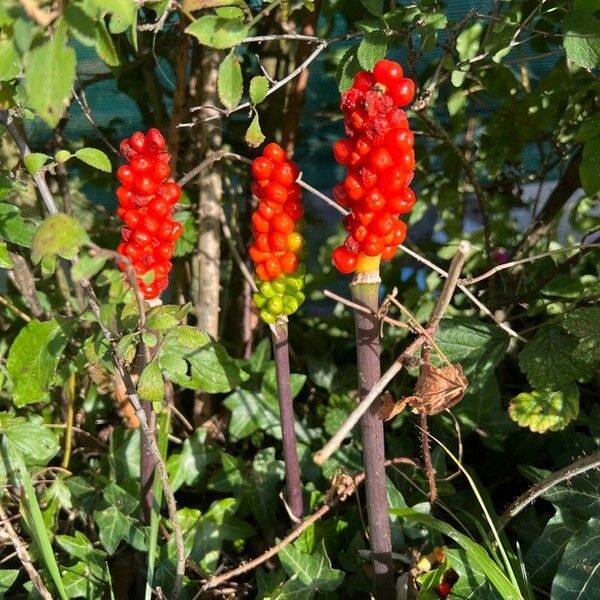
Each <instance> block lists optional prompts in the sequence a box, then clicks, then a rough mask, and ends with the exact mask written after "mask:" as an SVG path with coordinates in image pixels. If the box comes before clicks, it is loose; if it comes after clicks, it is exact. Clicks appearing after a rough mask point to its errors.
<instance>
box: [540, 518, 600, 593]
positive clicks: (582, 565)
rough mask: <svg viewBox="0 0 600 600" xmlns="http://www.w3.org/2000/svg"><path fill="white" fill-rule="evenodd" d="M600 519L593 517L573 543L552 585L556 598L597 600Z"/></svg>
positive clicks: (576, 535) (567, 547) (564, 555)
mask: <svg viewBox="0 0 600 600" xmlns="http://www.w3.org/2000/svg"><path fill="white" fill-rule="evenodd" d="M599 543H600V519H597V518H592V519H590V520H589V521H588V522H587V524H586V525H585V526H584V527H582V528H581V529H580V530H579V531H578V532H577V533H576V534H575V535H574V536H573V537H572V538H571V540H570V541H569V543H568V544H567V546H566V548H565V552H564V554H563V557H562V561H561V563H560V565H559V567H558V571H557V573H556V576H555V577H554V581H553V583H552V592H551V597H552V598H561V599H564V600H569V599H573V600H575V599H577V600H595V599H596V598H597V597H598V589H600V555H599V553H598V544H599Z"/></svg>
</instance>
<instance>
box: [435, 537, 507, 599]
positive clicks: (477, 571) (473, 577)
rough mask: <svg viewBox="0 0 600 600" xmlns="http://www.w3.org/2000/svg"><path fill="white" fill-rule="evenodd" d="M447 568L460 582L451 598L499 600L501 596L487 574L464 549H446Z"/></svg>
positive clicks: (456, 584)
mask: <svg viewBox="0 0 600 600" xmlns="http://www.w3.org/2000/svg"><path fill="white" fill-rule="evenodd" d="M444 554H445V555H446V561H447V562H446V568H452V569H454V570H455V571H456V574H457V575H458V581H457V582H456V583H455V584H454V585H453V586H452V594H451V597H452V596H454V597H455V598H460V599H461V600H498V599H499V598H501V596H500V594H499V593H498V592H497V591H496V590H495V589H494V588H493V587H492V585H491V583H490V581H489V579H488V578H487V577H486V575H485V572H484V571H483V570H482V569H481V568H480V567H479V566H478V564H477V563H476V562H475V561H473V560H471V558H470V555H469V554H468V553H467V552H466V551H465V550H463V549H462V548H446V549H445V551H444Z"/></svg>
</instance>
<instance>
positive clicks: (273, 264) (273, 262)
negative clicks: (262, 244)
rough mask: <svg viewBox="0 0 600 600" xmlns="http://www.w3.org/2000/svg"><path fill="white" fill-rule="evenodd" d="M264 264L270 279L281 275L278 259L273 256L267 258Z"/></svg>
mask: <svg viewBox="0 0 600 600" xmlns="http://www.w3.org/2000/svg"><path fill="white" fill-rule="evenodd" d="M264 264H265V270H266V271H267V274H268V276H269V278H270V279H275V278H276V277H279V275H281V266H280V265H279V261H278V260H277V259H276V258H275V257H274V256H271V257H269V258H267V260H266V261H265V263H264Z"/></svg>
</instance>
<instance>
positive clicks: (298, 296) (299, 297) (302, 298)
mask: <svg viewBox="0 0 600 600" xmlns="http://www.w3.org/2000/svg"><path fill="white" fill-rule="evenodd" d="M305 300H306V296H305V295H304V292H298V293H297V294H296V301H297V302H298V305H300V304H303V303H304V301H305Z"/></svg>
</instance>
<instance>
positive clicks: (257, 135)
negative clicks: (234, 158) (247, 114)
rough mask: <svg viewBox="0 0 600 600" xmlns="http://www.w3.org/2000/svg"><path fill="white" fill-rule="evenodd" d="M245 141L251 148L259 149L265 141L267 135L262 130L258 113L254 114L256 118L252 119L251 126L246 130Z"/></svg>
mask: <svg viewBox="0 0 600 600" xmlns="http://www.w3.org/2000/svg"><path fill="white" fill-rule="evenodd" d="M245 139H246V143H247V144H248V146H250V147H251V148H257V147H258V146H260V145H261V144H262V143H263V142H264V141H265V134H264V133H263V132H262V129H261V128H260V121H259V118H258V113H257V112H255V113H254V117H253V118H252V121H251V123H250V126H249V127H248V129H247V130H246V135H245Z"/></svg>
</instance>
